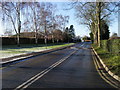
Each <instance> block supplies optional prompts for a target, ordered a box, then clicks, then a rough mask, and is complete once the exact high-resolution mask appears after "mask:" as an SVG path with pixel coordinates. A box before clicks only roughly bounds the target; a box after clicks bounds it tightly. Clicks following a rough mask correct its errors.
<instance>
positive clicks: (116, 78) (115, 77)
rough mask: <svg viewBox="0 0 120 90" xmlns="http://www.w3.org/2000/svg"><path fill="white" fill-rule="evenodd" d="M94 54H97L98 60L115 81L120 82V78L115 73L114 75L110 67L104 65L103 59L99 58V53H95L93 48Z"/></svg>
mask: <svg viewBox="0 0 120 90" xmlns="http://www.w3.org/2000/svg"><path fill="white" fill-rule="evenodd" d="M92 50H93V52H94V53H95V55H96V56H97V58H98V59H99V61H100V63H101V64H102V65H103V67H104V68H105V70H106V71H107V72H108V74H109V75H110V76H112V77H113V78H114V79H115V80H117V81H119V82H120V77H119V76H117V75H115V74H114V73H112V72H111V71H110V70H109V69H108V67H107V66H106V65H105V64H104V62H103V61H102V59H101V58H100V57H99V55H98V54H97V52H96V51H95V49H94V48H93V47H92Z"/></svg>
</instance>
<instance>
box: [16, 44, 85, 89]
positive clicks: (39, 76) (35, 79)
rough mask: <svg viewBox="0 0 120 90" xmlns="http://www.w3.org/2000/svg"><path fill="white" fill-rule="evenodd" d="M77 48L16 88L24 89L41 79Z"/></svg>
mask: <svg viewBox="0 0 120 90" xmlns="http://www.w3.org/2000/svg"><path fill="white" fill-rule="evenodd" d="M83 45H84V44H82V45H81V46H83ZM76 51H77V50H75V51H73V52H72V53H71V54H69V55H68V56H66V57H64V58H63V59H61V60H59V61H57V62H56V63H54V64H52V65H51V66H49V67H48V68H47V69H45V70H43V71H42V72H40V73H38V74H37V75H35V76H33V77H32V78H30V79H29V80H27V81H26V82H24V83H23V84H21V85H19V86H18V87H16V88H15V89H14V90H18V89H21V90H24V89H25V88H27V87H28V86H30V85H31V84H32V83H34V82H35V81H37V80H38V79H40V78H41V77H43V76H44V75H45V74H47V73H48V72H49V71H51V70H52V69H53V68H55V67H56V66H58V65H59V64H61V63H62V62H63V61H65V60H66V59H68V58H69V57H70V56H72V55H73V54H74V53H75V52H76Z"/></svg>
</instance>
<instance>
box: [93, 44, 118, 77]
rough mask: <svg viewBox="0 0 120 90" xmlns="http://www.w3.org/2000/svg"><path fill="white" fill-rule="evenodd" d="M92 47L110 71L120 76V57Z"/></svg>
mask: <svg viewBox="0 0 120 90" xmlns="http://www.w3.org/2000/svg"><path fill="white" fill-rule="evenodd" d="M92 46H93V47H94V49H95V51H96V52H97V54H98V55H99V56H100V58H101V59H102V60H103V62H104V63H105V65H106V66H107V67H108V68H109V70H111V71H112V72H113V73H114V74H115V75H118V76H120V55H119V54H115V53H110V52H108V51H106V50H105V49H103V48H99V47H97V45H95V44H92Z"/></svg>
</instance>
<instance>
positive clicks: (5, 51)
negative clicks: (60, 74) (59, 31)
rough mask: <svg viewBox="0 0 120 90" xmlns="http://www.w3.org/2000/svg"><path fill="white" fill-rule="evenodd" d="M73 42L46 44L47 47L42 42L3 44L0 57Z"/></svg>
mask: <svg viewBox="0 0 120 90" xmlns="http://www.w3.org/2000/svg"><path fill="white" fill-rule="evenodd" d="M73 44H74V43H66V44H63V43H59V44H48V45H47V48H46V46H45V45H44V44H38V45H35V44H31V45H30V44H29V45H27V44H23V45H21V46H20V47H17V46H16V45H8V46H3V47H2V50H0V58H6V57H10V56H15V55H20V54H25V53H31V52H39V51H44V50H46V49H53V48H58V47H64V46H69V45H73Z"/></svg>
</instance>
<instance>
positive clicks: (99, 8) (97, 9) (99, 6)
mask: <svg viewBox="0 0 120 90" xmlns="http://www.w3.org/2000/svg"><path fill="white" fill-rule="evenodd" d="M96 4H97V5H96V6H97V7H96V16H97V29H98V35H97V36H98V38H97V39H98V47H100V17H101V16H100V13H101V2H97V3H96Z"/></svg>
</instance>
